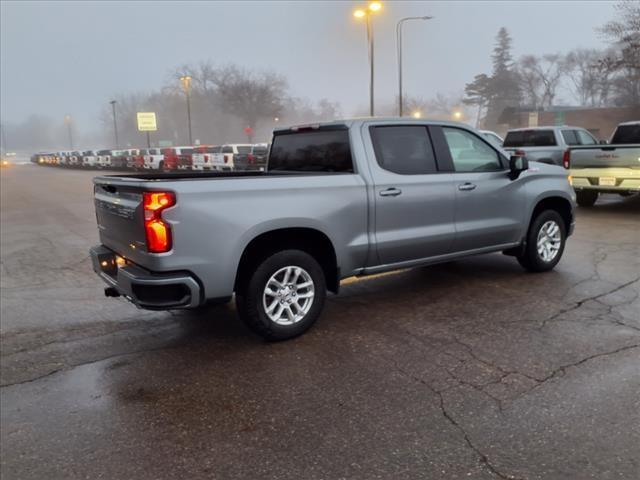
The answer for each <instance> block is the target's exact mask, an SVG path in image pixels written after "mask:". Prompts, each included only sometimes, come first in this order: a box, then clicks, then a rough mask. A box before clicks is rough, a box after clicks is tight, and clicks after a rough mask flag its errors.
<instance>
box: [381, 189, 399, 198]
mask: <svg viewBox="0 0 640 480" xmlns="http://www.w3.org/2000/svg"><path fill="white" fill-rule="evenodd" d="M401 193H402V190H400V189H399V188H387V189H386V190H381V191H380V196H381V197H397V196H398V195H400V194H401Z"/></svg>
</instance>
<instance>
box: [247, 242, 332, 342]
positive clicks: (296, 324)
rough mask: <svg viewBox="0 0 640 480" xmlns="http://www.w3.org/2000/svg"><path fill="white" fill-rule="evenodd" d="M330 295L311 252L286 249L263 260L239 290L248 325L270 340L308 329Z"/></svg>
mask: <svg viewBox="0 0 640 480" xmlns="http://www.w3.org/2000/svg"><path fill="white" fill-rule="evenodd" d="M325 297H326V282H325V277H324V272H323V271H322V267H320V265H319V264H318V262H317V261H316V260H315V259H314V258H313V257H312V256H311V255H309V254H308V253H306V252H303V251H300V250H284V251H282V252H278V253H275V254H273V255H271V256H269V257H267V258H266V259H265V260H263V261H262V262H261V263H260V264H259V265H258V266H257V268H256V269H255V270H254V272H253V274H251V276H250V277H249V278H245V279H241V280H240V286H239V288H238V291H237V292H236V305H237V307H238V313H239V314H240V317H241V318H242V320H243V321H244V322H245V324H246V325H247V327H249V329H251V330H252V331H253V332H254V333H257V334H258V335H260V336H261V337H263V338H264V339H266V340H269V341H276V340H286V339H289V338H293V337H296V336H298V335H301V334H302V333H304V332H306V331H307V330H308V329H309V328H311V326H312V325H313V324H314V323H315V321H316V320H317V319H318V317H319V316H320V313H321V311H322V307H323V305H324V300H325Z"/></svg>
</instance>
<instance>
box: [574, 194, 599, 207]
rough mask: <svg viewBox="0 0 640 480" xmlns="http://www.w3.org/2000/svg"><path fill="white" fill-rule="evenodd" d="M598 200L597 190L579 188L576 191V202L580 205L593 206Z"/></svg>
mask: <svg viewBox="0 0 640 480" xmlns="http://www.w3.org/2000/svg"><path fill="white" fill-rule="evenodd" d="M596 200H598V192H596V191H595V190H581V191H580V192H576V202H578V205H580V206H581V207H593V206H594V205H595V203H596Z"/></svg>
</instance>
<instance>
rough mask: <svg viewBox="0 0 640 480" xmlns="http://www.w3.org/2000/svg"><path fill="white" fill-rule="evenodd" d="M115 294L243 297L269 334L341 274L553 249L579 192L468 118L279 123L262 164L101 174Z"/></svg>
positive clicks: (316, 305) (313, 308) (303, 314)
mask: <svg viewBox="0 0 640 480" xmlns="http://www.w3.org/2000/svg"><path fill="white" fill-rule="evenodd" d="M94 191H95V194H94V196H95V208H96V215H97V222H98V229H99V236H100V242H101V244H100V245H98V246H96V247H94V248H92V249H91V257H92V262H93V268H94V270H95V271H96V273H97V274H98V275H99V276H100V277H101V278H102V279H103V280H104V281H105V282H106V283H107V284H108V286H107V287H106V288H105V294H106V295H107V296H124V297H125V298H126V299H128V300H130V301H131V302H133V303H134V304H136V305H137V306H139V307H141V308H148V309H173V308H195V307H199V306H203V305H205V304H207V303H210V302H218V301H228V300H230V299H231V298H232V296H233V294H234V293H235V299H236V304H237V307H238V312H239V315H240V316H241V318H242V319H243V320H244V321H245V322H246V324H247V325H248V326H249V328H250V329H251V330H253V331H254V332H256V333H258V334H259V335H262V336H263V337H264V338H266V339H268V340H281V339H286V338H291V337H294V336H296V335H299V334H301V333H303V332H305V331H306V330H307V329H308V328H309V327H310V326H311V325H312V324H313V323H314V322H315V321H316V319H317V318H318V316H319V315H320V312H321V310H322V308H323V303H324V301H325V296H326V292H327V290H328V291H332V292H334V293H337V292H338V290H339V287H340V280H341V279H343V278H345V277H350V276H360V275H367V274H374V273H379V272H384V271H390V270H395V269H399V268H408V267H416V266H421V265H428V264H434V263H439V262H446V261H450V260H452V259H457V258H461V257H465V256H468V255H475V254H483V253H490V252H503V253H505V254H507V255H512V256H515V257H516V258H517V259H518V261H519V262H520V264H521V265H522V266H523V267H524V268H525V269H527V270H530V271H533V272H543V271H548V270H550V269H552V268H553V267H554V266H555V265H556V264H557V263H558V261H559V260H560V257H561V256H562V253H563V250H564V248H565V242H566V239H567V237H568V236H569V235H571V233H572V231H573V227H574V217H573V209H574V200H575V199H574V192H573V190H572V189H571V187H570V185H569V183H568V180H567V172H566V171H565V170H564V169H563V168H562V167H558V166H553V165H546V164H540V163H533V162H532V163H531V164H529V163H528V161H527V160H526V158H523V157H517V156H513V157H511V158H506V157H505V156H504V153H503V152H502V151H501V150H499V149H497V148H495V147H494V146H493V145H491V144H490V143H489V142H488V141H487V140H486V139H485V138H484V137H483V136H482V134H480V133H479V132H477V131H476V130H474V129H472V128H470V127H468V126H466V125H463V124H459V123H454V122H430V121H424V120H413V119H411V120H409V119H404V118H402V119H398V118H393V119H383V118H380V119H378V118H375V119H374V118H371V119H356V120H346V121H336V122H330V123H323V124H319V125H307V126H299V127H292V128H285V129H279V130H276V131H275V132H274V134H273V140H272V147H271V149H270V152H269V158H268V161H267V169H266V171H263V172H259V171H255V172H228V173H222V172H210V173H186V172H185V173H173V174H170V173H155V174H130V175H119V176H100V177H97V178H95V179H94Z"/></svg>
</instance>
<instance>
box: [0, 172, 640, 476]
mask: <svg viewBox="0 0 640 480" xmlns="http://www.w3.org/2000/svg"><path fill="white" fill-rule="evenodd" d="M93 175H94V173H92V172H84V171H64V170H59V169H54V168H48V167H37V166H31V165H24V166H20V165H18V166H14V167H12V168H10V169H4V170H3V171H2V172H1V177H0V180H1V184H0V194H1V199H0V206H1V211H0V220H1V225H0V240H1V243H0V247H1V254H2V255H1V257H2V264H1V274H2V275H1V284H0V290H1V291H0V293H1V297H0V300H1V302H0V319H1V320H0V345H1V357H0V361H1V362H0V367H1V368H0V381H1V384H2V387H1V388H0V406H1V408H0V411H1V428H0V450H1V451H0V454H1V455H0V474H1V477H2V479H3V480H9V479H32V478H34V479H35V478H38V479H40V478H46V479H57V478H72V479H76V478H78V479H79V478H92V479H93V478H106V479H165V478H167V479H172V478H191V479H199V478H213V479H263V478H265V479H266V478H268V479H271V478H274V479H275V478H278V479H339V478H358V479H392V478H393V479H395V478H403V479H404V478H410V479H413V478H425V479H439V478H442V479H462V478H465V479H466V478H471V479H496V478H498V479H508V478H513V479H579V480H582V479H591V478H593V479H638V478H640V198H638V197H636V198H627V199H622V198H620V197H617V196H607V197H606V198H604V199H602V200H601V201H600V202H599V203H598V204H597V205H596V207H594V208H592V209H578V212H577V227H576V232H575V235H574V236H573V237H571V238H570V239H569V243H568V247H567V250H566V251H565V255H564V257H563V259H562V261H561V262H560V264H559V265H558V267H557V268H556V269H555V270H554V271H553V272H550V273H546V274H527V273H525V272H524V271H523V270H522V269H521V268H520V267H519V266H518V264H517V263H516V262H515V261H514V260H513V259H511V258H509V257H505V256H503V255H500V254H492V255H485V256H481V257H476V258H470V259H465V260H460V261H456V262H452V263H449V264H445V265H439V266H433V267H428V268H419V269H414V270H409V271H404V272H400V273H395V274H391V275H386V276H382V277H379V278H373V279H364V280H361V281H357V282H351V283H348V284H347V285H345V286H344V287H343V289H342V292H341V294H340V295H339V296H330V297H329V298H328V301H327V304H326V310H325V312H324V314H323V315H322V317H321V319H320V321H319V322H318V323H317V324H316V326H315V327H314V328H313V329H312V330H311V331H310V332H308V333H307V334H306V335H304V336H302V337H300V338H298V339H295V340H292V341H288V342H282V343H274V344H269V343H265V342H263V341H262V340H260V339H258V338H256V337H255V336H253V335H251V334H250V333H249V332H248V331H247V330H246V329H245V328H244V327H243V326H242V324H241V323H240V322H239V321H238V320H237V319H236V316H235V311H234V308H233V306H232V305H228V306H220V307H215V308H211V309H209V310H207V311H204V312H196V313H187V312H182V313H179V312H171V313H166V312H146V311H142V310H137V309H136V308H135V307H133V306H131V305H129V304H127V303H126V302H125V301H123V300H120V299H108V298H105V297H104V296H103V293H102V291H103V284H102V282H101V281H100V280H98V279H97V278H96V277H95V275H94V274H93V272H92V271H91V267H90V262H89V259H88V252H87V249H88V248H89V247H90V246H92V245H94V244H96V243H97V232H96V227H95V216H94V213H93V206H92V186H91V182H90V179H91V177H92V176H93Z"/></svg>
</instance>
